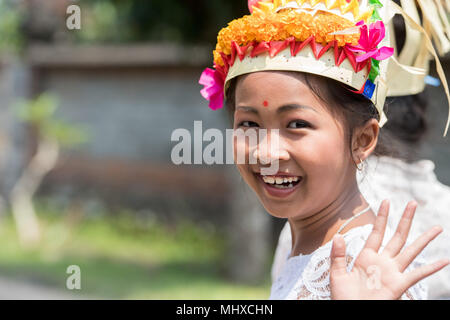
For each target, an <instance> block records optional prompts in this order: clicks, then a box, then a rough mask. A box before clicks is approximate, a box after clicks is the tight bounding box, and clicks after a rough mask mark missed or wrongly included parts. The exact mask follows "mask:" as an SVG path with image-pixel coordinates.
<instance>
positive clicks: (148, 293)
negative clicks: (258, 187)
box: [0, 0, 450, 299]
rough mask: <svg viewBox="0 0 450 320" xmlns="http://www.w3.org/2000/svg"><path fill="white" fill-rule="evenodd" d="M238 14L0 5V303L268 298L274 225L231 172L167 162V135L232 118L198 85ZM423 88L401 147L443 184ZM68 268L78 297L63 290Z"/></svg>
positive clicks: (55, 0)
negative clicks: (422, 121) (422, 105)
mask: <svg viewBox="0 0 450 320" xmlns="http://www.w3.org/2000/svg"><path fill="white" fill-rule="evenodd" d="M73 4H75V5H77V6H79V8H80V9H81V11H80V13H81V24H80V27H81V28H80V29H74V30H69V28H68V27H67V19H68V18H70V17H71V14H68V13H67V8H68V7H69V6H70V5H73ZM247 13H248V9H247V2H246V1H243V0H214V1H210V0H149V1H140V0H120V1H119V0H80V1H70V0H0V97H1V99H0V113H1V114H0V148H1V152H0V195H1V196H0V298H3V299H4V298H40V299H54V298H57V299H65V298H68V299H70V298H101V299H103V298H106V299H109V298H114V299H247V298H248V299H266V298H268V296H269V293H270V266H271V262H272V259H273V253H274V249H275V245H276V241H277V238H278V235H279V231H280V229H281V227H282V226H283V224H284V221H281V220H278V219H275V218H272V217H271V216H269V215H268V214H267V213H266V212H265V211H264V210H263V208H261V207H260V205H259V204H258V202H257V201H256V200H255V198H254V196H253V194H252V192H251V191H249V190H248V189H247V187H246V186H245V185H244V183H243V181H242V180H241V179H240V177H239V175H238V174H237V171H236V169H235V168H234V167H233V166H232V165H213V166H208V165H180V166H176V165H174V164H172V161H171V157H170V156H171V150H172V148H173V147H174V145H175V144H176V143H174V142H171V134H172V132H173V131H174V130H175V129H177V128H186V129H187V130H189V131H190V132H191V133H192V134H193V130H194V121H195V120H202V121H203V130H204V131H205V130H206V129H208V128H218V129H221V130H224V129H226V128H229V127H230V123H229V120H228V117H227V115H226V113H225V111H224V110H220V111H216V112H212V111H210V109H209V108H208V106H207V102H205V101H204V100H203V98H202V97H201V96H200V94H199V90H200V89H201V86H200V85H199V84H198V79H199V77H200V74H201V72H202V71H203V69H204V68H205V67H211V66H212V50H213V48H214V46H215V37H216V35H217V33H218V31H219V30H220V29H221V28H222V27H224V26H226V24H227V22H229V21H231V20H232V19H234V18H237V17H241V16H243V15H244V14H247ZM442 62H443V64H444V67H445V69H446V72H447V74H448V75H450V63H449V61H448V60H446V59H443V61H442ZM426 94H427V95H429V96H430V97H432V99H431V104H432V105H431V107H430V108H429V114H428V116H429V122H430V128H431V130H430V131H429V133H428V135H427V137H426V141H425V143H423V144H421V145H420V147H419V146H418V147H417V148H416V149H415V150H414V151H415V152H416V153H417V156H418V157H419V158H425V159H431V160H433V161H434V162H435V164H436V174H437V176H438V178H439V180H440V181H441V182H443V183H446V184H448V185H449V184H450V162H449V161H448V159H449V158H450V148H449V146H450V142H449V139H448V138H446V139H444V138H442V132H443V128H444V125H445V119H447V108H446V107H445V103H446V102H445V97H444V93H443V90H442V88H428V89H427V92H426ZM431 141H432V142H431ZM71 265H76V266H79V267H80V270H81V290H68V289H67V288H66V284H67V283H66V281H67V279H68V277H69V276H70V274H68V273H67V268H68V267H69V266H71Z"/></svg>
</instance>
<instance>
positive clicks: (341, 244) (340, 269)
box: [330, 234, 347, 276]
mask: <svg viewBox="0 0 450 320" xmlns="http://www.w3.org/2000/svg"><path fill="white" fill-rule="evenodd" d="M330 258H331V266H330V275H334V276H339V275H343V274H346V273H347V261H346V258H345V241H344V237H342V236H341V235H340V234H337V235H335V236H334V238H333V246H332V248H331V255H330Z"/></svg>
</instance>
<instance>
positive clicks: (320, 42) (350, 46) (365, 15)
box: [199, 0, 450, 136]
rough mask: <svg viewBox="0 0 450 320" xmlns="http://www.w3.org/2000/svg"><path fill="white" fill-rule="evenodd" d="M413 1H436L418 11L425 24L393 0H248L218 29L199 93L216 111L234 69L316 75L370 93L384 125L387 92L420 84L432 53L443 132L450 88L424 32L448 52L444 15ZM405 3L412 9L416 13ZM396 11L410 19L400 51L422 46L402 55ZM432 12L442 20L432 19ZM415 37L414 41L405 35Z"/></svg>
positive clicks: (408, 89)
mask: <svg viewBox="0 0 450 320" xmlns="http://www.w3.org/2000/svg"><path fill="white" fill-rule="evenodd" d="M403 1H404V0H401V2H402V6H403V7H405V5H404V4H403ZM406 1H407V2H409V3H411V2H414V1H411V0H406ZM418 2H419V4H420V6H421V8H422V9H423V8H425V5H426V6H427V7H426V8H428V7H429V6H430V5H431V4H433V10H431V9H429V8H428V9H426V10H425V11H423V13H424V14H423V15H424V17H425V18H424V27H425V29H424V28H423V27H422V26H421V24H420V21H418V17H416V16H414V15H413V17H411V16H410V15H409V14H408V12H406V11H407V10H406V11H405V10H403V9H402V6H399V5H397V4H395V3H394V2H392V1H391V0H249V1H248V3H249V9H250V12H251V14H250V15H246V16H244V17H242V18H240V19H236V20H233V21H232V22H230V23H229V24H228V26H227V27H226V28H223V29H222V30H221V31H220V32H219V35H218V37H217V45H216V49H215V50H214V52H213V55H214V69H210V68H207V69H205V71H204V72H203V73H202V75H201V77H200V81H199V83H200V84H202V85H203V86H204V88H203V89H202V90H201V94H202V96H203V97H204V98H206V99H207V100H208V101H209V107H210V108H211V109H213V110H217V109H220V108H222V107H223V101H224V95H225V93H226V90H227V89H228V87H229V84H230V80H232V79H233V78H236V77H238V76H241V75H244V74H248V73H253V72H258V71H268V70H272V71H275V70H278V71H297V72H306V73H311V74H317V75H320V76H324V77H328V78H331V79H334V80H337V81H339V82H342V83H344V84H347V85H348V86H349V87H351V88H353V89H354V92H356V93H358V94H362V95H363V96H365V97H366V98H367V99H369V100H371V101H372V102H373V104H374V105H375V107H376V109H377V111H378V113H379V115H380V121H379V126H380V127H382V126H383V125H384V124H385V123H386V122H387V117H386V115H385V113H384V111H383V107H384V103H385V100H386V97H387V96H388V95H391V96H395V95H406V94H413V93H418V92H420V91H421V90H423V88H424V86H425V84H424V83H425V80H424V79H425V76H426V75H427V72H428V62H429V58H430V55H432V56H434V57H435V59H436V65H437V71H438V73H439V76H440V78H441V81H442V84H443V85H444V88H445V91H446V94H447V98H448V100H449V117H448V121H447V125H446V129H445V133H444V136H445V135H446V134H447V131H448V127H449V125H450V92H449V90H448V85H447V81H446V79H445V75H444V72H443V70H442V67H441V65H440V63H439V58H438V55H437V53H436V51H435V50H434V47H433V44H432V43H431V40H430V38H429V36H428V34H429V33H431V35H432V36H433V38H434V40H435V43H437V44H438V49H439V52H440V53H441V54H444V53H446V52H447V51H450V42H449V40H448V37H449V36H450V25H449V24H448V20H447V19H446V17H445V16H444V15H442V10H441V9H442V8H443V7H442V3H441V0H418ZM447 2H448V1H447ZM447 4H448V3H446V5H447ZM406 7H407V8H409V9H410V10H409V12H410V13H411V12H413V13H415V12H416V11H413V10H411V6H409V5H406ZM413 7H414V9H416V6H415V5H413ZM449 7H450V6H449ZM434 9H435V10H434ZM416 10H417V9H416ZM395 14H401V15H403V17H404V18H405V21H406V25H407V41H406V44H405V49H404V50H403V52H406V51H405V50H406V49H407V48H409V49H411V43H415V44H416V45H417V44H421V45H423V46H422V47H421V48H417V47H416V46H413V48H414V50H409V51H410V52H409V53H405V54H404V56H400V58H401V59H400V60H401V61H398V60H397V57H398V55H397V54H395V49H394V47H395V38H394V35H393V32H392V31H393V27H392V23H393V22H392V20H393V19H392V18H393V17H394V15H395ZM436 15H437V16H438V17H439V18H440V21H441V22H442V23H437V22H436V20H434V21H433V22H431V21H430V20H431V19H433V18H436ZM444 20H445V21H444ZM447 27H448V28H447ZM443 30H445V32H444V31H443ZM412 36H415V40H414V41H409V42H408V39H409V40H410V39H411V37H412ZM411 51H412V52H411ZM403 52H402V54H403ZM405 56H407V58H404V57H405ZM398 75H400V76H401V77H408V78H409V79H413V80H414V81H412V82H413V83H415V85H414V86H412V87H411V85H409V86H407V85H403V86H402V83H403V82H402V81H400V82H398V81H395V82H392V81H391V79H394V78H395V76H397V79H398ZM410 82H411V81H410ZM405 83H407V84H408V82H407V81H406V82H405ZM409 84H411V83H409Z"/></svg>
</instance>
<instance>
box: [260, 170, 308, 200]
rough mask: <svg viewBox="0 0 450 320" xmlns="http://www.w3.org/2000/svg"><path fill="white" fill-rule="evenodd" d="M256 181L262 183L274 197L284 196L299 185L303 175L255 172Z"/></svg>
mask: <svg viewBox="0 0 450 320" xmlns="http://www.w3.org/2000/svg"><path fill="white" fill-rule="evenodd" d="M255 175H256V176H257V179H258V181H259V182H260V183H261V184H262V185H263V187H264V189H265V190H266V191H267V192H268V193H269V194H270V195H271V196H274V197H278V198H284V197H287V196H288V195H290V194H291V193H293V192H294V191H295V190H296V189H297V188H298V186H299V185H300V183H301V181H302V180H303V177H301V176H286V175H275V176H263V175H261V174H259V173H256V174H255Z"/></svg>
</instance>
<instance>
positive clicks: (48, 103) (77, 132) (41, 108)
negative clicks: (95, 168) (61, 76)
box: [16, 93, 88, 147]
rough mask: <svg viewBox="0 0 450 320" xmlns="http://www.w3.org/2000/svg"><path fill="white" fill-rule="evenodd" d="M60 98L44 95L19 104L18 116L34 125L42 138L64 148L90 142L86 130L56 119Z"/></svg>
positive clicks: (17, 106) (17, 107)
mask: <svg viewBox="0 0 450 320" xmlns="http://www.w3.org/2000/svg"><path fill="white" fill-rule="evenodd" d="M58 105H59V101H58V98H57V97H56V96H54V95H51V94H49V93H43V94H41V95H40V96H38V97H37V98H36V99H34V100H25V101H21V102H19V103H17V105H16V111H17V116H18V117H19V119H21V120H22V121H24V122H26V123H29V124H30V125H32V126H33V127H34V128H35V129H36V130H37V132H38V134H39V135H40V136H41V137H42V138H47V139H53V140H56V141H57V142H58V143H59V144H60V145H62V146H63V147H72V146H76V145H79V144H82V143H85V142H86V141H87V140H88V135H87V133H86V130H85V129H83V128H81V127H79V126H75V125H72V124H69V123H67V122H65V121H63V120H59V119H57V118H55V112H56V110H57V109H58Z"/></svg>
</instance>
